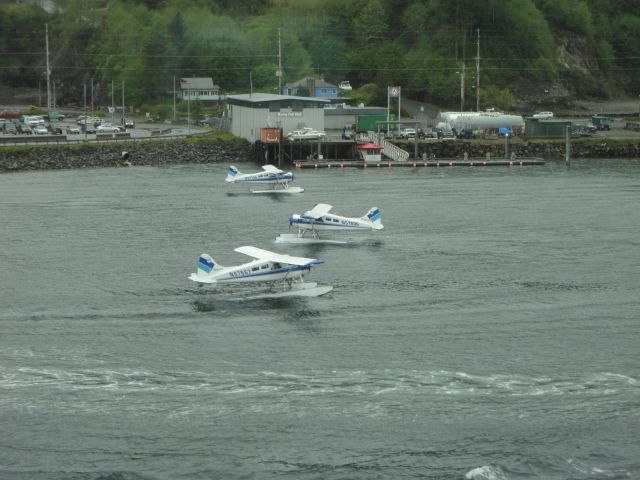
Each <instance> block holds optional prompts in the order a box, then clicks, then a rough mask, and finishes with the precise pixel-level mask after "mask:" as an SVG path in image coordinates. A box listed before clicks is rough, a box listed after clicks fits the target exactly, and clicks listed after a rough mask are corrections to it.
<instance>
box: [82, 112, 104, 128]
mask: <svg viewBox="0 0 640 480" xmlns="http://www.w3.org/2000/svg"><path fill="white" fill-rule="evenodd" d="M85 118H86V124H87V125H93V126H94V127H97V126H98V125H100V124H101V123H102V120H101V119H100V118H98V117H89V116H87V117H84V116H83V115H80V116H79V117H78V120H77V121H76V123H77V124H78V125H80V126H82V125H84V124H85Z"/></svg>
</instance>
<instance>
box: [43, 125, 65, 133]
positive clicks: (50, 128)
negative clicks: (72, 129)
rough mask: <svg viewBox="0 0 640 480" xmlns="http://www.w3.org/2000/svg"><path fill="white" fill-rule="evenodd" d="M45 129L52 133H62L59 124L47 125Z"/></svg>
mask: <svg viewBox="0 0 640 480" xmlns="http://www.w3.org/2000/svg"><path fill="white" fill-rule="evenodd" d="M47 130H48V131H49V133H50V134H52V135H62V127H61V126H59V125H47Z"/></svg>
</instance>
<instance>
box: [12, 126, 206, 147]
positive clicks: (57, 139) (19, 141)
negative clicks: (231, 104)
mask: <svg viewBox="0 0 640 480" xmlns="http://www.w3.org/2000/svg"><path fill="white" fill-rule="evenodd" d="M166 130H169V131H171V129H166ZM213 133H215V132H211V131H207V132H197V133H191V134H182V135H178V134H175V135H169V134H166V133H162V134H159V135H152V136H151V137H147V136H145V137H132V136H131V133H129V132H120V133H116V134H111V133H106V134H98V135H105V136H106V137H105V138H98V135H96V138H87V139H85V138H84V135H83V134H80V135H74V136H73V137H76V138H69V136H67V135H0V147H2V146H3V145H31V144H47V145H49V144H59V145H70V144H77V143H113V142H141V141H142V142H144V141H147V142H148V141H149V140H172V139H173V140H176V139H180V138H187V137H204V136H207V135H212V134H213ZM160 135H162V138H159V137H160Z"/></svg>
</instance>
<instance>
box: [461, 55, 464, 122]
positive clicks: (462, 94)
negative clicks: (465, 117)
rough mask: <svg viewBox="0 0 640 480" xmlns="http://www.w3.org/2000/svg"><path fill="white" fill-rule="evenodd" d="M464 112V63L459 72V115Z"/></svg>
mask: <svg viewBox="0 0 640 480" xmlns="http://www.w3.org/2000/svg"><path fill="white" fill-rule="evenodd" d="M462 112H464V62H462V71H461V72H460V113H462Z"/></svg>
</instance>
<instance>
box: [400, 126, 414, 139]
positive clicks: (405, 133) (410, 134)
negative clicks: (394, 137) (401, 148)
mask: <svg viewBox="0 0 640 480" xmlns="http://www.w3.org/2000/svg"><path fill="white" fill-rule="evenodd" d="M416 135H417V134H416V129H415V128H403V129H402V130H400V132H399V133H398V138H404V139H410V138H416Z"/></svg>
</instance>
